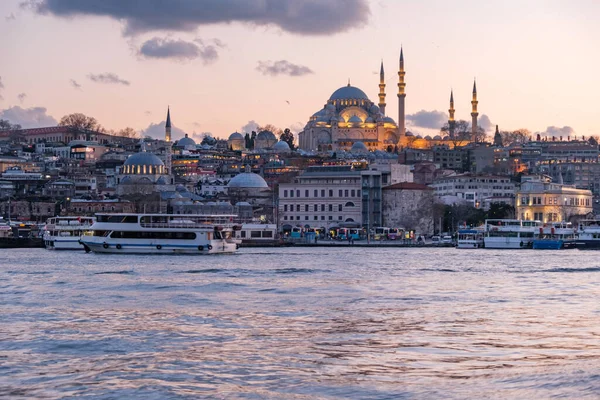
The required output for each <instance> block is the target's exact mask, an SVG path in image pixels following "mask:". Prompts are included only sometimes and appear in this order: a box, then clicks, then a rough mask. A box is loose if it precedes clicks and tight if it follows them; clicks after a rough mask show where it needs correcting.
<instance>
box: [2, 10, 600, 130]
mask: <svg viewBox="0 0 600 400" xmlns="http://www.w3.org/2000/svg"><path fill="white" fill-rule="evenodd" d="M599 17H600V2H598V1H596V0H574V1H561V0H503V1H494V2H486V1H480V0H464V1H463V0H456V1H446V0H422V1H408V0H397V1H394V0H387V1H386V0H375V1H368V0H171V1H162V0H144V1H134V0H39V1H36V0H34V1H23V0H2V1H1V2H0V18H1V19H0V36H1V37H2V40H1V41H0V46H1V47H2V49H1V50H2V53H1V54H2V62H1V63H0V118H3V119H9V120H10V121H11V122H13V123H21V124H22V125H23V126H24V127H36V126H51V125H53V124H55V123H56V121H57V120H59V119H60V117H62V116H63V115H65V114H68V113H73V112H81V113H84V114H87V115H90V116H94V117H95V118H97V119H98V121H99V122H100V123H101V124H102V125H103V126H105V127H106V128H108V129H121V128H124V127H127V126H131V127H132V128H134V129H136V130H140V131H142V130H144V131H146V132H147V133H149V134H152V135H154V136H157V135H159V134H162V128H161V126H160V124H161V122H163V121H164V119H165V114H166V109H167V106H168V105H170V107H171V116H172V121H173V124H174V126H176V127H177V128H179V129H180V130H181V131H184V132H187V133H189V134H190V135H192V134H194V133H195V134H196V135H200V134H201V133H202V132H211V133H212V134H213V135H214V136H217V137H223V138H226V137H227V136H229V134H230V133H232V132H234V131H241V130H242V128H243V127H245V126H247V127H250V126H251V125H252V124H250V125H248V124H249V123H251V122H253V121H254V122H255V123H258V124H261V125H264V124H273V125H276V126H278V127H281V128H285V127H290V128H292V130H293V131H295V132H297V131H299V130H300V129H301V128H302V127H303V126H304V124H305V123H306V121H307V120H308V118H309V117H310V115H312V114H313V113H314V112H315V111H318V110H319V109H320V108H322V107H323V105H324V103H325V102H326V101H327V99H328V98H329V96H330V95H331V93H332V92H333V91H334V90H336V89H337V88H338V87H340V86H344V85H346V84H347V82H348V79H350V81H351V83H352V85H354V86H357V87H359V88H361V89H362V90H364V91H365V92H366V93H367V95H369V97H370V98H371V100H372V101H374V102H375V103H377V92H378V86H377V85H378V83H379V82H378V81H379V76H378V71H379V64H380V61H381V60H382V59H383V62H384V67H385V71H386V83H387V94H388V96H387V104H388V105H387V110H386V111H387V114H388V115H389V116H391V117H392V118H394V119H397V104H398V99H397V97H396V92H397V86H396V83H397V81H398V75H397V69H398V55H399V51H400V46H401V45H402V46H403V48H404V55H405V66H406V83H407V86H406V92H407V97H406V112H407V121H408V129H409V130H411V131H413V132H414V133H423V134H431V133H432V132H434V131H433V130H431V128H434V129H437V128H438V127H439V126H440V125H441V124H442V123H443V122H444V121H445V120H446V119H447V110H448V98H449V95H450V89H451V88H453V89H454V100H455V108H456V118H457V119H467V120H469V119H470V116H469V113H470V92H471V88H472V85H473V78H474V77H476V79H477V89H478V95H479V112H480V117H481V120H482V125H484V127H485V128H488V129H489V131H488V133H491V132H493V128H492V126H493V125H495V124H499V125H500V129H501V130H511V129H518V128H527V129H529V130H531V131H532V132H546V133H548V134H550V135H552V134H554V135H557V136H558V135H564V136H567V135H585V136H588V135H597V134H600V130H599V129H597V126H598V116H599V113H598V110H599V108H600V79H599V78H598V76H599V75H598V72H599V71H600V52H599V51H598V49H599V48H600V24H598V23H597V19H598V18H599ZM422 110H424V112H420V111H422ZM419 112H420V113H419ZM181 131H177V135H179V136H181V135H182V133H181ZM177 135H174V136H176V137H177Z"/></svg>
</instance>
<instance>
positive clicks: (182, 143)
mask: <svg viewBox="0 0 600 400" xmlns="http://www.w3.org/2000/svg"><path fill="white" fill-rule="evenodd" d="M177 146H179V147H188V146H192V147H196V142H195V141H194V139H192V138H190V137H188V134H187V133H186V134H185V137H184V138H181V139H179V141H178V142H177Z"/></svg>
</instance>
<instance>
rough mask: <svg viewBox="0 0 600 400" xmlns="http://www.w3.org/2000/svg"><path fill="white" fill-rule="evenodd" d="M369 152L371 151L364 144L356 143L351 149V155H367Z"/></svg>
mask: <svg viewBox="0 0 600 400" xmlns="http://www.w3.org/2000/svg"><path fill="white" fill-rule="evenodd" d="M368 151H369V149H367V146H366V145H365V144H364V143H363V142H356V143H354V144H353V145H352V148H351V149H350V152H351V153H366V152H368Z"/></svg>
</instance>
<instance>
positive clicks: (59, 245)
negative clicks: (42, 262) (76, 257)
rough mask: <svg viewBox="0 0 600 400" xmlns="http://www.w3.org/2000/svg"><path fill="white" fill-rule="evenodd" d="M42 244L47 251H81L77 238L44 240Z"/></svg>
mask: <svg viewBox="0 0 600 400" xmlns="http://www.w3.org/2000/svg"><path fill="white" fill-rule="evenodd" d="M44 244H45V246H46V249H48V250H83V245H82V244H80V243H79V238H72V239H70V240H64V238H44Z"/></svg>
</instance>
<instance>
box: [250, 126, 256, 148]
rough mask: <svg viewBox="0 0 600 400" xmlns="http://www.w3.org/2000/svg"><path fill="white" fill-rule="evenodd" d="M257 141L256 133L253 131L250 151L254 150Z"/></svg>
mask: <svg viewBox="0 0 600 400" xmlns="http://www.w3.org/2000/svg"><path fill="white" fill-rule="evenodd" d="M255 139H256V132H255V131H252V134H251V135H250V147H248V150H254V141H255Z"/></svg>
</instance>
